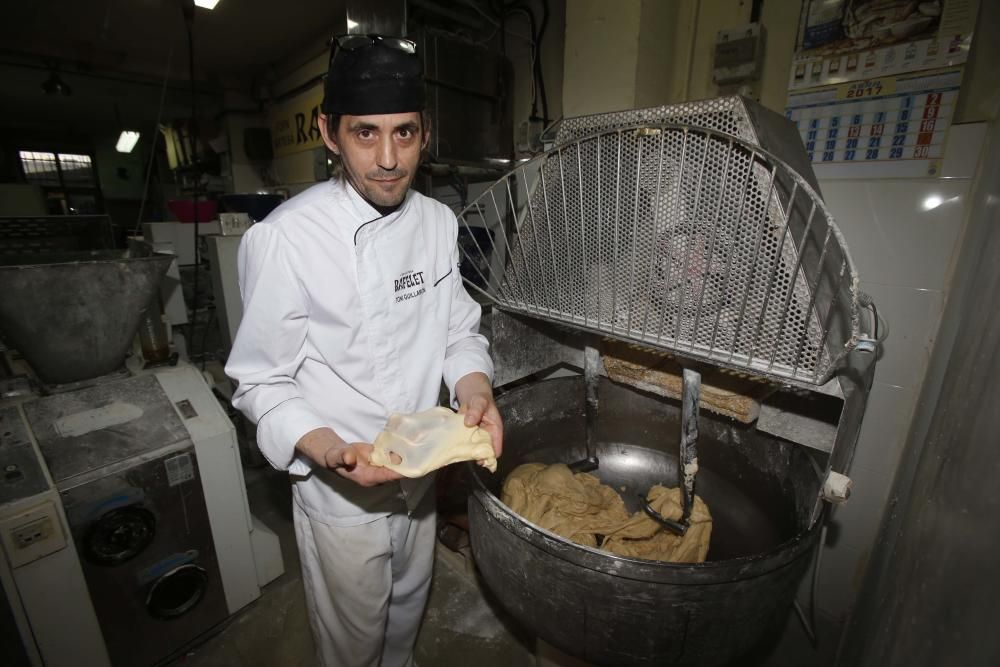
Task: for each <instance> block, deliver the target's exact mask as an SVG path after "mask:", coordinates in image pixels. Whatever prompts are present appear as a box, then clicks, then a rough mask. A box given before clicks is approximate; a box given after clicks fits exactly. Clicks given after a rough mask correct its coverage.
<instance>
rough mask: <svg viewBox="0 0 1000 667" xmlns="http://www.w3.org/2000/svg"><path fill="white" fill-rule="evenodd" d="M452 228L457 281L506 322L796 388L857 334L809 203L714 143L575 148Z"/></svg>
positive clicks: (693, 133) (554, 153) (766, 164)
mask: <svg viewBox="0 0 1000 667" xmlns="http://www.w3.org/2000/svg"><path fill="white" fill-rule="evenodd" d="M459 221H460V222H459V225H460V228H462V229H465V230H466V231H467V232H468V234H467V240H466V242H465V243H463V244H462V251H463V253H464V255H465V259H466V260H467V261H466V263H465V266H466V267H467V268H466V271H465V275H464V278H465V280H466V284H467V285H468V286H469V288H470V289H472V290H474V291H478V292H480V293H481V294H483V295H484V296H486V297H487V298H488V299H489V300H491V301H493V302H494V303H495V304H496V305H497V306H498V307H500V308H502V309H504V310H506V311H508V312H513V313H521V314H525V315H529V316H532V317H536V318H540V319H543V320H547V321H551V322H557V323H561V324H564V325H569V326H570V327H573V328H576V329H581V330H587V331H592V332H597V333H600V334H603V335H606V336H609V337H612V338H617V339H621V340H625V341H630V342H634V343H639V344H641V345H645V346H649V347H654V348H657V349H661V350H665V351H668V352H671V353H675V354H677V355H678V356H681V357H685V358H688V359H691V360H694V361H704V362H708V363H711V364H713V365H716V366H720V367H724V368H730V369H733V370H739V371H745V372H748V373H750V374H753V375H758V376H763V377H765V378H769V379H772V380H776V381H779V382H782V383H786V384H796V385H801V386H806V387H808V386H816V385H821V384H824V383H825V382H826V381H827V380H829V379H830V377H832V375H833V374H834V372H835V370H836V368H837V365H838V363H839V362H840V361H841V359H842V358H843V357H844V356H845V355H846V354H847V353H848V352H849V351H850V350H851V349H852V348H853V347H854V345H855V342H856V340H857V332H858V315H857V313H858V305H857V284H858V279H857V274H856V273H855V270H854V266H853V264H852V262H851V259H850V255H849V254H848V250H847V247H846V245H845V244H844V241H843V237H842V236H841V233H840V230H839V229H838V228H837V226H836V224H835V223H834V221H833V219H832V217H831V216H830V214H829V212H828V211H827V210H826V207H825V206H824V205H823V202H822V200H821V199H820V197H819V196H818V195H817V194H816V192H815V191H814V190H813V189H812V188H811V187H810V186H809V184H808V183H807V182H806V180H805V179H803V178H802V177H801V176H800V175H799V174H797V173H795V172H794V171H793V170H792V169H791V168H790V167H789V166H788V165H787V164H786V163H785V162H783V161H782V160H781V159H779V158H778V157H776V156H774V155H772V154H770V153H768V152H767V151H765V150H764V149H762V148H760V147H758V146H755V145H753V144H751V143H749V142H747V141H744V140H742V139H740V138H738V137H735V136H732V135H729V134H725V133H722V132H718V131H715V130H711V129H708V128H702V127H695V126H691V125H675V124H656V123H654V124H650V123H645V124H642V125H637V126H630V127H621V128H617V129H614V130H609V131H604V132H600V133H598V134H593V135H590V136H587V137H583V138H580V139H575V140H572V141H569V142H567V143H564V144H562V145H560V146H558V147H556V148H554V149H552V150H550V151H548V152H547V153H544V154H542V155H540V156H538V157H536V158H534V159H532V160H531V161H529V162H526V163H524V164H523V165H520V166H518V167H517V168H516V169H515V170H514V171H512V172H510V173H509V174H507V175H506V176H505V177H503V178H502V179H500V180H499V181H497V182H496V183H494V184H493V185H492V186H490V187H489V188H488V189H487V190H486V191H485V192H483V194H482V195H480V196H479V197H477V198H476V199H475V200H474V201H473V202H472V204H470V205H469V206H468V207H467V208H466V209H465V210H464V211H462V213H460V214H459ZM475 228H485V230H487V232H488V233H485V234H484V232H483V229H475ZM469 267H471V268H469Z"/></svg>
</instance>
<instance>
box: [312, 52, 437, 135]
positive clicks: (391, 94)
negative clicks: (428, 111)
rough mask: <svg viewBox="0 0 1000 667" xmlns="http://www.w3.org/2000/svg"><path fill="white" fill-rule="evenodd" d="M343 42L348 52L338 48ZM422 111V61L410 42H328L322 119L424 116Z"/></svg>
mask: <svg viewBox="0 0 1000 667" xmlns="http://www.w3.org/2000/svg"><path fill="white" fill-rule="evenodd" d="M366 39H367V40H368V41H367V43H365V40H366ZM338 40H339V41H338ZM345 40H349V41H347V48H345V47H343V46H341V45H340V44H341V43H344V42H345ZM359 44H360V45H359ZM401 47H402V48H401ZM425 106H426V99H425V93H424V77H423V61H422V60H421V58H420V56H419V55H417V53H416V49H415V48H414V47H413V43H412V42H407V41H406V40H402V39H399V38H395V37H382V36H381V35H348V36H344V37H340V38H335V39H334V40H333V46H332V50H331V54H330V70H329V72H327V75H326V82H325V84H324V89H323V103H322V104H321V105H320V109H321V110H322V111H323V113H325V114H349V115H351V116H368V115H375V114H387V113H407V112H411V111H423V110H424V108H425Z"/></svg>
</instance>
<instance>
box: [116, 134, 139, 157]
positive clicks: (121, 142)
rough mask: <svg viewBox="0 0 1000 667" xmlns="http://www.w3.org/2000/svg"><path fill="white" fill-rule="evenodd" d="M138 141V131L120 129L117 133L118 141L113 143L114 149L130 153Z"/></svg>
mask: <svg viewBox="0 0 1000 667" xmlns="http://www.w3.org/2000/svg"><path fill="white" fill-rule="evenodd" d="M138 142H139V133H138V132H136V131H135V130H122V133H121V134H120V135H118V143H117V144H115V150H116V151H118V152H119V153H131V152H132V149H133V148H135V145H136V144H137V143H138Z"/></svg>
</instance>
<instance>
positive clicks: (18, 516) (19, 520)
mask: <svg viewBox="0 0 1000 667" xmlns="http://www.w3.org/2000/svg"><path fill="white" fill-rule="evenodd" d="M0 540H2V541H3V549H4V551H5V552H6V553H7V560H8V561H9V562H10V565H11V567H21V566H22V565H27V564H28V563H31V562H34V561H36V560H38V559H39V558H42V557H43V556H48V555H49V554H51V553H55V552H56V551H59V550H60V549H62V548H63V547H65V546H66V535H65V533H64V532H63V530H62V525H61V523H60V521H59V513H58V511H57V509H56V505H55V503H54V502H52V501H50V500H49V501H45V502H43V503H40V504H38V505H34V506H32V507H29V508H26V509H24V510H23V511H20V512H16V513H11V514H10V515H8V516H5V517H4V518H3V519H2V520H0Z"/></svg>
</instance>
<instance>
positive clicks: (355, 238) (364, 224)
mask: <svg viewBox="0 0 1000 667" xmlns="http://www.w3.org/2000/svg"><path fill="white" fill-rule="evenodd" d="M384 217H385V216H384V215H380V216H379V217H377V218H372V219H371V220H369V221H368V222H363V223H361V227H358V228H357V229H355V230H354V245H358V232H360V231H361V230H362V229H363V228H364V227H365V226H366V225H370V224H372V223H373V222H375V221H377V220H381V219H382V218H384Z"/></svg>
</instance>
